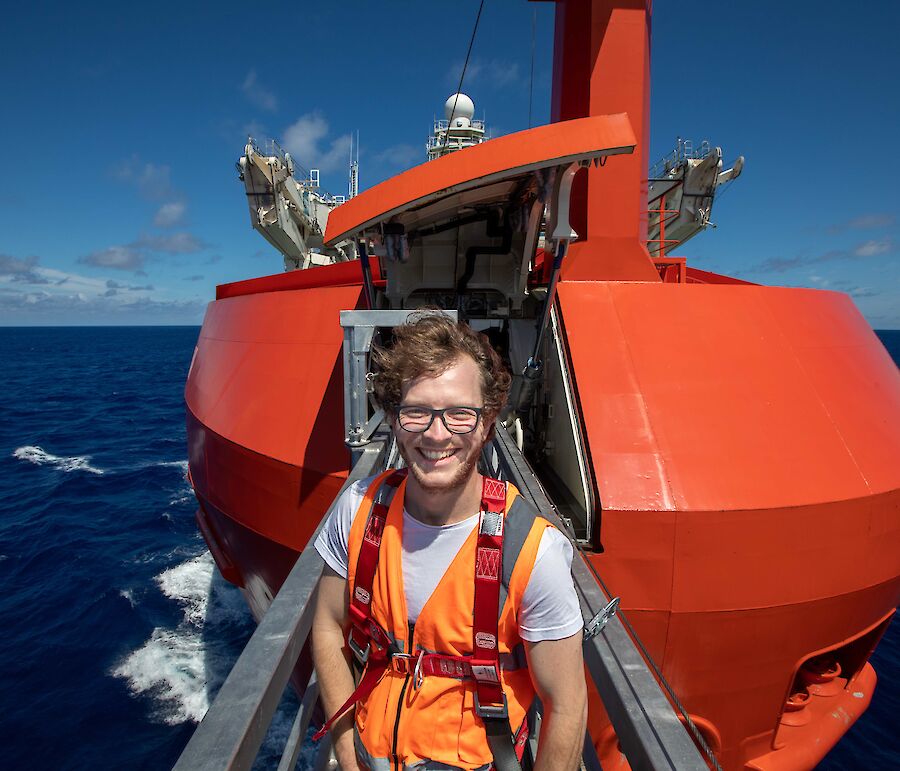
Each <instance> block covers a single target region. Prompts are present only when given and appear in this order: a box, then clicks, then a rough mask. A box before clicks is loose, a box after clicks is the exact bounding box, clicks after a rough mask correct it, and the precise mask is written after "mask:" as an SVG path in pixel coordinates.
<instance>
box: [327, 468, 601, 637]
mask: <svg viewBox="0 0 900 771" xmlns="http://www.w3.org/2000/svg"><path fill="white" fill-rule="evenodd" d="M373 479H374V477H370V478H368V479H362V480H360V481H359V482H356V483H354V484H352V485H350V487H348V488H347V489H346V490H345V491H344V492H343V494H342V495H341V497H340V498H339V499H338V500H337V503H336V504H335V507H334V510H333V511H332V513H331V516H330V517H329V518H328V521H327V522H326V523H325V527H323V528H322V531H321V532H320V533H319V536H318V538H316V543H315V547H316V551H317V552H319V554H320V555H321V557H322V559H323V560H325V562H326V563H327V564H328V566H329V567H330V568H331V569H332V570H334V572H335V573H337V574H338V575H340V576H343V577H344V578H346V577H347V564H348V547H347V544H348V542H349V537H350V528H351V527H352V525H353V518H354V516H355V515H356V513H357V511H358V510H359V507H360V503H362V499H363V497H364V496H365V493H366V490H367V489H368V487H369V485H370V484H371V482H372V480H373ZM477 525H478V514H474V515H473V516H471V517H469V518H468V519H464V520H463V521H462V522H456V523H454V524H452V525H438V526H435V525H426V524H424V523H422V522H420V521H419V520H417V519H415V518H414V517H412V516H411V515H410V514H409V513H407V512H406V511H405V510H404V512H403V587H404V590H405V592H406V609H407V613H408V614H409V621H410V622H411V623H415V621H416V619H417V618H418V617H419V613H420V611H421V610H422V608H423V607H424V605H425V603H426V601H427V600H428V598H429V597H430V596H431V594H432V592H433V591H434V590H435V588H436V587H437V585H438V583H439V582H440V580H441V578H443V576H444V573H446V571H447V568H448V567H449V566H450V563H451V562H452V561H453V558H454V557H455V556H456V554H457V552H458V551H459V550H460V549H461V548H462V545H463V544H464V543H465V541H466V538H468V536H469V534H470V533H471V532H472V530H473V529H474V528H475V527H477ZM518 622H519V635H520V636H521V638H522V639H523V640H527V641H528V642H540V641H541V640H561V639H563V638H564V637H570V636H571V635H573V634H575V633H576V632H578V631H580V630H581V629H582V628H583V626H584V621H583V619H582V617H581V608H580V606H579V604H578V595H577V594H576V593H575V585H574V583H573V581H572V545H571V544H570V543H569V540H568V539H567V538H566V537H565V536H564V535H563V534H562V533H560V532H559V531H558V530H556V529H555V528H547V529H546V530H545V531H544V534H543V535H542V536H541V542H540V545H539V546H538V553H537V558H536V560H535V563H534V569H533V570H532V572H531V577H530V578H529V580H528V586H527V587H526V588H525V592H524V593H523V596H522V605H521V607H520V608H519V614H518Z"/></svg>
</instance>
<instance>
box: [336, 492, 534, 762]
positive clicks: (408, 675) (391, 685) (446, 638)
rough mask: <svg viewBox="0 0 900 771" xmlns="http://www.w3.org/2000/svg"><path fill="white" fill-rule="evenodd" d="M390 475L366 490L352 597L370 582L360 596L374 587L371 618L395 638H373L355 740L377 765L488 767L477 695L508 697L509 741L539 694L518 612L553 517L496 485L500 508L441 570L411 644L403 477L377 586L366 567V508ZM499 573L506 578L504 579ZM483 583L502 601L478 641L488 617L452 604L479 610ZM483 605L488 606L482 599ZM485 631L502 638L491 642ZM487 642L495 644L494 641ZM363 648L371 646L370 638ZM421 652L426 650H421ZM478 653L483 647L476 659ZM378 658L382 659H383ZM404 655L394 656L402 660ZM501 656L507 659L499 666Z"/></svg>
mask: <svg viewBox="0 0 900 771" xmlns="http://www.w3.org/2000/svg"><path fill="white" fill-rule="evenodd" d="M388 476H389V474H384V475H381V476H380V477H378V478H376V479H375V480H374V482H373V483H372V486H370V488H369V491H367V495H366V497H365V498H364V500H363V503H362V504H361V507H360V511H359V512H358V514H357V516H356V518H355V519H354V524H353V526H352V528H351V533H350V538H349V544H348V546H349V566H350V567H349V575H348V588H349V591H350V597H351V603H352V601H353V598H354V596H355V594H356V590H357V588H361V589H362V590H363V595H362V596H363V597H364V596H365V595H366V594H368V595H369V598H368V603H366V605H367V608H368V609H369V610H370V611H371V620H372V621H373V622H375V623H376V624H377V625H378V626H379V627H380V628H381V629H382V630H383V632H384V639H385V640H390V641H391V642H392V643H393V645H388V646H382V648H383V649H384V655H383V656H382V655H381V651H380V650H379V647H378V646H375V645H373V646H372V647H370V649H369V659H368V665H367V669H366V673H365V674H364V677H363V682H365V681H366V680H368V681H369V682H368V683H367V684H366V689H367V690H368V693H366V694H365V695H358V698H359V703H358V705H357V711H356V728H357V731H358V733H359V738H358V741H359V742H360V743H361V745H362V746H363V747H364V748H365V758H361V760H364V762H365V761H366V760H367V761H368V762H369V763H373V762H375V761H376V759H379V760H378V762H377V763H376V766H378V767H380V763H381V760H384V761H386V762H388V763H393V766H394V767H395V768H397V767H399V768H403V767H404V766H409V767H415V764H416V763H420V762H423V761H426V760H427V761H429V764H430V765H433V764H434V763H438V764H439V763H444V764H446V765H447V766H450V767H455V768H465V769H477V768H480V767H482V766H487V765H489V764H490V762H491V759H492V755H491V751H490V749H489V748H488V745H487V741H486V737H485V728H484V724H483V723H482V721H481V719H480V718H478V717H477V715H476V704H477V702H482V703H483V704H484V705H486V706H488V707H490V706H492V705H494V706H497V705H500V704H501V703H502V701H503V699H504V695H505V699H506V701H507V703H508V712H509V715H508V718H506V719H505V725H506V731H507V742H509V738H508V732H509V725H510V723H511V724H512V725H513V726H514V727H519V726H520V725H521V724H522V722H523V718H524V716H525V712H526V710H527V709H528V707H529V706H530V704H531V701H532V700H533V698H534V690H533V686H532V684H531V679H530V676H529V674H528V671H527V669H525V668H524V667H522V666H521V664H522V663H523V659H524V656H523V652H524V651H523V646H522V641H521V639H520V638H519V635H518V626H517V624H516V613H517V611H518V608H519V606H520V604H521V598H522V593H523V592H524V590H525V587H526V586H527V584H528V579H529V577H530V575H531V570H532V568H533V567H534V562H535V559H536V556H537V549H538V545H539V543H540V539H541V536H542V534H543V531H544V529H545V528H546V527H548V526H551V525H550V524H549V523H548V522H547V521H546V520H544V519H543V518H541V517H539V516H538V514H537V511H536V510H535V509H534V507H533V506H531V505H530V504H529V503H527V502H526V501H525V500H524V499H522V498H521V497H519V496H518V491H516V490H515V488H514V487H512V486H511V485H509V486H507V485H503V484H502V483H497V484H499V485H501V486H502V488H503V494H502V495H500V494H499V492H498V491H496V490H495V492H497V494H496V495H495V496H494V498H495V500H496V503H495V505H493V506H488V507H485V508H489V509H499V511H495V512H493V514H494V516H493V517H490V516H487V517H486V516H485V515H482V516H481V517H480V522H479V527H478V528H476V530H475V531H473V533H472V534H471V535H470V536H469V538H468V539H467V540H466V542H465V544H464V545H463V546H462V548H461V549H460V551H459V553H458V554H457V555H456V556H455V557H454V559H453V560H452V561H451V564H450V566H449V567H448V568H447V572H446V573H445V575H444V577H443V578H442V579H441V581H440V582H439V584H438V586H437V587H436V588H435V590H434V592H433V593H432V595H431V597H430V598H429V599H428V601H427V602H426V604H425V606H424V607H423V608H422V611H421V614H420V616H419V619H418V621H417V622H416V625H415V628H414V636H413V638H412V640H410V643H411V647H409V648H407V647H406V646H405V645H403V644H402V643H403V642H404V638H407V639H408V638H409V632H408V626H407V622H406V598H405V594H404V591H403V579H402V528H403V492H404V490H405V480H402V481H401V482H400V484H399V486H398V487H397V492H398V493H400V494H399V495H395V496H394V497H393V500H392V502H391V505H390V507H389V509H388V512H387V518H386V520H385V522H384V524H383V525H382V526H381V533H380V548H379V558H378V561H377V566H376V569H375V572H374V579H373V581H372V583H371V585H370V587H371V588H367V587H366V586H364V585H363V581H362V578H363V576H362V573H361V571H360V567H361V566H360V561H361V559H362V555H363V552H364V550H365V549H367V548H368V547H366V546H365V544H366V535H367V534H371V532H372V530H373V528H372V527H371V526H370V525H369V523H368V517H367V516H364V514H368V513H369V510H374V504H373V501H375V500H376V498H377V497H378V488H379V487H380V485H381V484H382V482H383V481H385V480H386V479H387V478H388ZM491 481H494V482H495V480H491ZM373 488H376V489H374V490H373ZM489 492H490V491H489ZM498 523H499V525H498ZM498 527H499V533H502V544H501V546H500V549H499V552H500V553H499V554H498V553H496V551H495V552H493V553H492V552H491V551H490V550H491V549H495V550H496V548H497V543H496V539H497V538H498ZM376 529H377V528H376ZM480 531H481V532H480ZM473 566H474V567H475V580H474V581H473ZM366 572H368V571H366ZM357 576H359V580H357ZM478 576H481V578H479V577H478ZM496 579H499V586H498V583H497V580H496ZM478 582H493V587H494V588H493V594H494V595H495V597H496V599H494V605H493V609H492V619H491V621H492V624H491V626H490V628H489V631H487V632H486V633H485V632H483V631H482V632H481V634H482V637H480V638H479V640H478V641H476V639H475V638H476V636H477V635H478V634H479V631H480V630H482V629H483V628H484V627H485V626H486V625H487V622H484V621H482V623H481V624H480V626H478V628H477V629H476V624H474V623H473V619H472V615H471V614H470V613H466V612H462V613H460V612H456V613H448V612H447V611H448V610H450V609H453V608H467V607H468V608H477V607H478V604H476V602H475V592H476V588H475V586H476V584H477V583H478ZM479 604H480V605H484V603H483V601H482V602H481V603H479ZM476 612H477V611H476ZM482 615H484V611H482ZM358 621H361V619H357V618H356V614H354V625H357V622H358ZM359 626H362V625H361V624H360V625H359ZM485 634H486V635H487V636H488V637H495V638H496V639H495V640H489V639H487V637H485V636H484V635H485ZM356 642H357V643H362V640H360V639H358V638H357V640H356ZM490 645H493V646H494V647H493V648H490V647H489V646H490ZM359 647H361V648H362V649H363V650H365V647H364V646H362V645H360V646H359ZM392 649H393V650H392ZM423 651H424V652H426V655H425V656H421V654H422V652H423ZM400 652H407V655H408V656H409V658H408V659H406V661H405V663H403V664H401V665H398V666H394V665H390V660H389V659H388V657H389V656H391V655H392V654H394V653H400ZM476 652H477V654H478V655H477V656H476V657H473V654H474V653H476ZM373 656H376V657H380V658H379V660H378V661H377V662H376V661H375V660H373ZM404 658H405V657H401V658H400V659H395V661H396V660H399V661H403V659H404ZM413 661H415V662H416V663H418V664H419V665H420V667H421V670H420V674H421V675H423V676H422V677H421V680H420V681H418V682H417V681H415V680H414V674H415V673H414V672H410V669H414V667H415V664H413V663H412V662H413ZM457 661H458V662H461V664H460V666H461V667H462V668H465V665H466V664H468V666H469V669H470V670H471V668H472V665H473V664H474V665H475V666H476V667H480V669H478V670H477V673H476V672H471V671H470V672H460V671H459V669H458V668H455V665H454V666H451V664H452V663H453V662H457ZM497 662H499V664H500V666H499V671H498V669H497V666H496V663H497ZM389 665H390V666H389ZM470 674H475V675H477V676H480V677H481V678H482V680H483V681H484V683H482V680H478V679H477V676H476V681H473V680H470V679H468V677H469V676H470ZM428 675H434V676H428ZM457 678H460V679H457ZM461 680H462V681H461ZM475 682H479V683H481V684H482V685H484V684H486V687H487V689H488V690H487V696H485V697H479V698H478V699H476V686H475ZM415 685H418V688H416V687H414V686H415ZM479 687H481V686H479ZM491 688H493V690H491ZM430 765H429V766H426V767H430ZM436 767H439V766H436ZM373 768H374V766H373Z"/></svg>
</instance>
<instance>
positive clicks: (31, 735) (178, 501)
mask: <svg viewBox="0 0 900 771" xmlns="http://www.w3.org/2000/svg"><path fill="white" fill-rule="evenodd" d="M197 333H198V328H196V327H123V328H71V327H69V328H52V329H51V328H0V361H2V368H3V369H2V371H3V377H2V385H0V587H2V593H0V630H2V634H0V661H2V667H0V672H2V676H0V726H2V728H0V741H2V744H0V746H2V755H0V757H2V760H0V766H2V767H3V768H12V769H20V768H29V769H31V768H48V769H49V768H53V769H70V768H72V769H82V768H84V769H88V768H90V769H96V768H110V769H120V768H129V769H132V768H134V769H168V768H171V766H172V764H173V763H174V762H175V760H176V759H177V757H178V755H179V753H180V751H181V749H182V748H183V747H184V745H185V743H186V742H187V740H188V738H189V737H190V735H191V732H192V731H193V729H194V726H195V724H196V721H197V720H199V718H200V717H202V715H203V714H204V712H205V710H206V708H207V706H208V705H209V703H210V702H211V700H212V697H213V696H214V695H215V692H216V690H217V688H218V687H219V686H220V685H221V683H222V681H223V680H224V678H225V676H226V674H227V672H228V670H229V668H230V667H231V665H232V664H233V662H234V661H235V660H236V658H237V656H238V654H239V653H240V650H241V648H242V647H243V645H244V643H245V642H246V640H247V639H248V638H249V636H250V634H251V633H252V629H253V625H252V622H251V620H250V616H249V613H248V612H247V611H246V609H245V607H244V604H243V600H242V598H241V597H240V595H239V593H238V592H237V590H235V589H233V588H232V587H231V586H229V585H228V584H226V583H225V582H224V581H223V580H222V579H221V578H220V577H219V576H218V574H217V573H216V572H215V570H214V566H213V562H212V559H211V558H210V556H209V554H208V553H207V551H206V549H205V546H204V543H203V540H202V539H201V538H200V536H199V535H198V534H197V531H196V528H195V526H194V502H193V498H192V496H191V492H190V489H189V487H188V484H187V482H186V480H185V472H186V466H187V462H186V449H185V427H184V403H183V391H184V381H185V377H186V375H187V370H188V366H189V364H190V360H191V354H192V352H193V348H194V344H195V342H196V339H197ZM879 336H880V337H881V339H882V341H883V342H884V343H885V344H886V346H887V347H888V349H889V350H890V351H891V354H892V356H893V357H894V360H895V361H900V331H890V332H879ZM873 663H874V665H875V668H876V670H877V671H878V675H879V685H878V688H877V689H876V692H875V697H874V700H873V702H872V706H871V707H870V709H869V711H868V712H867V713H866V714H865V715H864V716H863V717H862V719H861V720H860V721H859V722H858V723H857V725H856V726H854V727H853V728H852V729H851V731H850V732H849V733H848V735H847V736H846V737H845V738H844V739H843V740H842V741H841V743H840V744H839V745H838V747H837V748H836V749H835V751H834V752H833V753H832V754H831V755H830V756H829V759H828V761H827V762H826V763H823V764H822V766H821V767H822V768H827V769H848V768H873V769H876V768H877V769H882V768H891V767H898V766H900V737H898V735H897V734H898V731H897V729H898V722H897V715H900V624H897V623H895V624H893V626H892V627H891V628H890V629H889V630H888V633H887V636H886V638H885V639H884V641H883V642H882V644H881V645H880V647H879V648H878V650H877V651H876V653H875V655H874V657H873ZM288 721H289V716H288V715H287V714H286V713H284V714H280V715H279V717H278V718H277V721H276V725H275V727H274V732H275V733H284V732H286V731H287V729H288V727H289V722H288ZM270 744H271V747H270V746H269V745H270ZM275 744H276V741H275V740H274V739H273V741H272V742H271V743H270V742H267V745H266V747H267V749H268V750H269V751H270V752H273V751H274V747H275ZM860 758H865V759H866V762H865V763H860V761H859V759H860Z"/></svg>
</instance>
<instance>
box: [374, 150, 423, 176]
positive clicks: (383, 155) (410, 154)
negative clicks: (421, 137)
mask: <svg viewBox="0 0 900 771" xmlns="http://www.w3.org/2000/svg"><path fill="white" fill-rule="evenodd" d="M373 160H374V161H375V163H382V164H385V165H386V166H389V167H391V169H392V170H401V169H408V168H410V167H411V166H415V165H416V164H418V163H424V162H425V148H424V143H423V144H421V145H409V144H399V145H391V146H390V147H388V148H386V149H384V150H382V151H381V152H380V153H377V154H376V155H375V157H374V158H373Z"/></svg>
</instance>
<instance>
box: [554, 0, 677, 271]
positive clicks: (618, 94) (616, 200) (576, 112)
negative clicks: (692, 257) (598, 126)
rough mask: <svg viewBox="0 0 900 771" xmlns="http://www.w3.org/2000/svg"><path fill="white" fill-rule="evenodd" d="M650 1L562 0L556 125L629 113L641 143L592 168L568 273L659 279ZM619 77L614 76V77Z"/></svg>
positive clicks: (579, 194)
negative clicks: (651, 224) (651, 244)
mask: <svg viewBox="0 0 900 771" xmlns="http://www.w3.org/2000/svg"><path fill="white" fill-rule="evenodd" d="M651 5H652V4H651V3H650V2H649V1H648V0H588V1H585V0H560V2H557V4H556V30H555V45H554V62H553V97H552V106H551V114H552V119H553V120H554V121H571V120H573V119H577V118H583V117H584V116H587V115H607V114H610V113H618V112H625V113H627V114H628V118H629V120H630V121H631V125H632V127H633V129H634V134H635V137H636V139H637V144H636V146H635V149H634V152H633V153H632V154H631V155H630V156H628V158H622V159H618V160H617V162H616V163H615V164H613V163H609V164H607V165H606V166H605V167H600V168H593V167H592V168H590V169H588V171H587V172H586V177H587V180H586V182H585V181H584V179H583V177H584V176H585V175H584V174H582V175H579V176H580V177H582V179H579V180H576V185H575V187H574V188H573V194H572V214H571V221H572V227H573V228H574V229H575V231H576V232H577V233H578V235H579V237H580V240H579V241H578V242H577V243H573V244H572V246H571V248H570V249H569V254H568V255H567V257H566V262H565V264H564V265H563V270H562V276H563V278H565V279H568V280H570V281H573V280H601V279H602V280H610V281H659V280H660V278H659V274H658V273H657V271H656V269H655V267H654V266H653V263H652V261H651V260H650V254H649V252H648V251H647V247H646V239H647V168H648V166H649V160H650V159H649V157H648V153H649V149H650V10H651ZM613 73H614V74H613Z"/></svg>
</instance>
